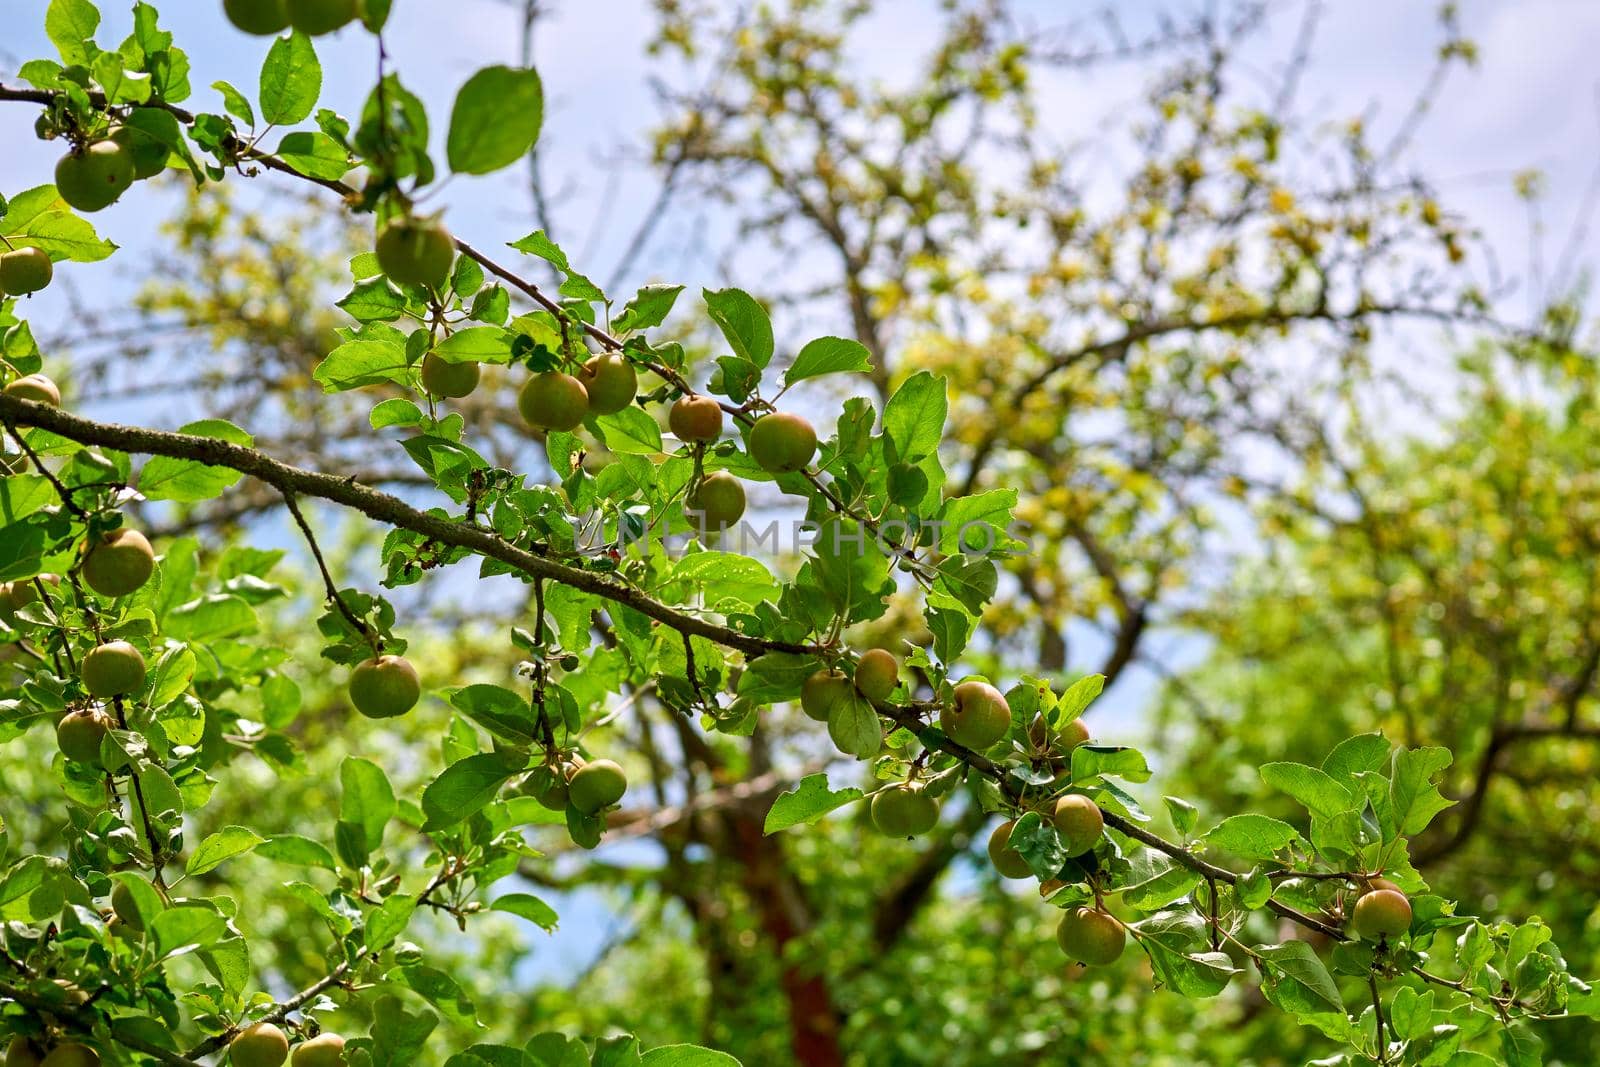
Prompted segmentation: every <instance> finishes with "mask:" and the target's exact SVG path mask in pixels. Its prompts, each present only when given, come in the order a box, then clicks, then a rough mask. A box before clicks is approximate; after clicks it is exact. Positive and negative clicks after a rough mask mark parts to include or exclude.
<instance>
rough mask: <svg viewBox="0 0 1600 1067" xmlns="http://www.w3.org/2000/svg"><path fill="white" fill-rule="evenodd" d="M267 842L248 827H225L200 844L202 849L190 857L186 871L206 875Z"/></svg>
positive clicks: (196, 850)
mask: <svg viewBox="0 0 1600 1067" xmlns="http://www.w3.org/2000/svg"><path fill="white" fill-rule="evenodd" d="M265 840H266V838H264V837H262V836H261V835H260V834H258V833H256V832H255V831H254V830H252V829H250V828H249V827H247V826H225V827H223V828H222V829H221V830H218V831H217V832H216V833H214V834H212V835H211V836H210V837H208V838H206V839H205V840H204V841H202V842H200V847H199V848H196V849H195V850H194V852H193V853H192V854H191V855H190V856H189V863H188V866H186V867H185V868H184V871H185V872H186V873H188V874H191V875H195V874H205V873H206V872H207V871H211V870H215V869H216V868H218V867H220V866H222V864H224V863H226V862H227V861H228V860H231V859H233V857H235V856H242V855H244V854H245V853H246V852H249V851H250V850H251V849H253V848H255V847H256V846H257V845H259V844H261V842H263V841H265Z"/></svg>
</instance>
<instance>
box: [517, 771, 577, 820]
mask: <svg viewBox="0 0 1600 1067" xmlns="http://www.w3.org/2000/svg"><path fill="white" fill-rule="evenodd" d="M570 773H571V771H570V769H569V768H568V767H567V766H566V765H565V764H556V765H554V766H548V765H547V766H543V767H536V768H534V769H533V770H531V771H529V772H528V776H527V777H526V778H524V779H523V780H522V792H523V793H524V794H525V795H526V796H530V797H532V798H533V799H535V800H537V801H538V802H539V806H540V807H542V808H548V809H549V810H551V811H566V810H567V798H568V796H569V790H568V788H567V776H568V774H570Z"/></svg>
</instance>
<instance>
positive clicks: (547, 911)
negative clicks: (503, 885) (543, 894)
mask: <svg viewBox="0 0 1600 1067" xmlns="http://www.w3.org/2000/svg"><path fill="white" fill-rule="evenodd" d="M489 910H490V911H503V912H506V913H508V914H511V915H516V916H519V917H521V918H524V919H527V920H528V921H529V922H531V923H533V924H534V925H536V926H538V927H539V928H540V929H543V930H554V929H555V928H556V923H557V922H559V921H560V917H559V916H557V915H556V909H554V908H552V907H551V906H550V905H548V904H546V903H545V902H544V901H542V900H540V899H539V898H538V897H536V896H534V895H533V894H532V893H507V894H506V895H505V896H503V897H496V898H495V901H494V903H493V904H490V905H489Z"/></svg>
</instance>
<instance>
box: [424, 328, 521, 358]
mask: <svg viewBox="0 0 1600 1067" xmlns="http://www.w3.org/2000/svg"><path fill="white" fill-rule="evenodd" d="M515 336H516V335H515V334H514V333H512V332H511V331H510V330H507V329H505V328H503V327H500V326H468V327H467V328H466V329H464V330H457V331H456V332H455V333H452V334H451V335H450V336H449V337H446V338H445V339H444V340H443V341H440V342H439V343H438V344H437V345H435V346H434V347H433V354H434V355H435V356H437V357H439V358H440V359H442V360H444V361H445V362H446V363H501V364H504V363H510V362H511V340H512V338H513V337H515Z"/></svg>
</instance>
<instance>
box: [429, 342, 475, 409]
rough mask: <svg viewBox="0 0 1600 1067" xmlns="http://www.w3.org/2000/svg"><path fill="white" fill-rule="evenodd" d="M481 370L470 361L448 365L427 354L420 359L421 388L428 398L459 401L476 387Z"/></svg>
mask: <svg viewBox="0 0 1600 1067" xmlns="http://www.w3.org/2000/svg"><path fill="white" fill-rule="evenodd" d="M482 376H483V371H482V369H481V368H480V367H479V366H478V365H477V364H476V363H474V362H472V361H471V360H468V361H467V362H465V363H449V362H446V361H445V360H442V359H440V358H439V357H438V356H436V355H434V354H433V353H432V352H429V353H428V354H427V355H425V356H423V357H422V388H423V391H424V392H426V393H427V394H428V395H429V396H442V397H447V398H449V399H451V400H459V399H461V398H462V397H464V396H470V395H471V394H472V391H473V390H474V389H476V388H477V387H478V379H479V378H480V377H482Z"/></svg>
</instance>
